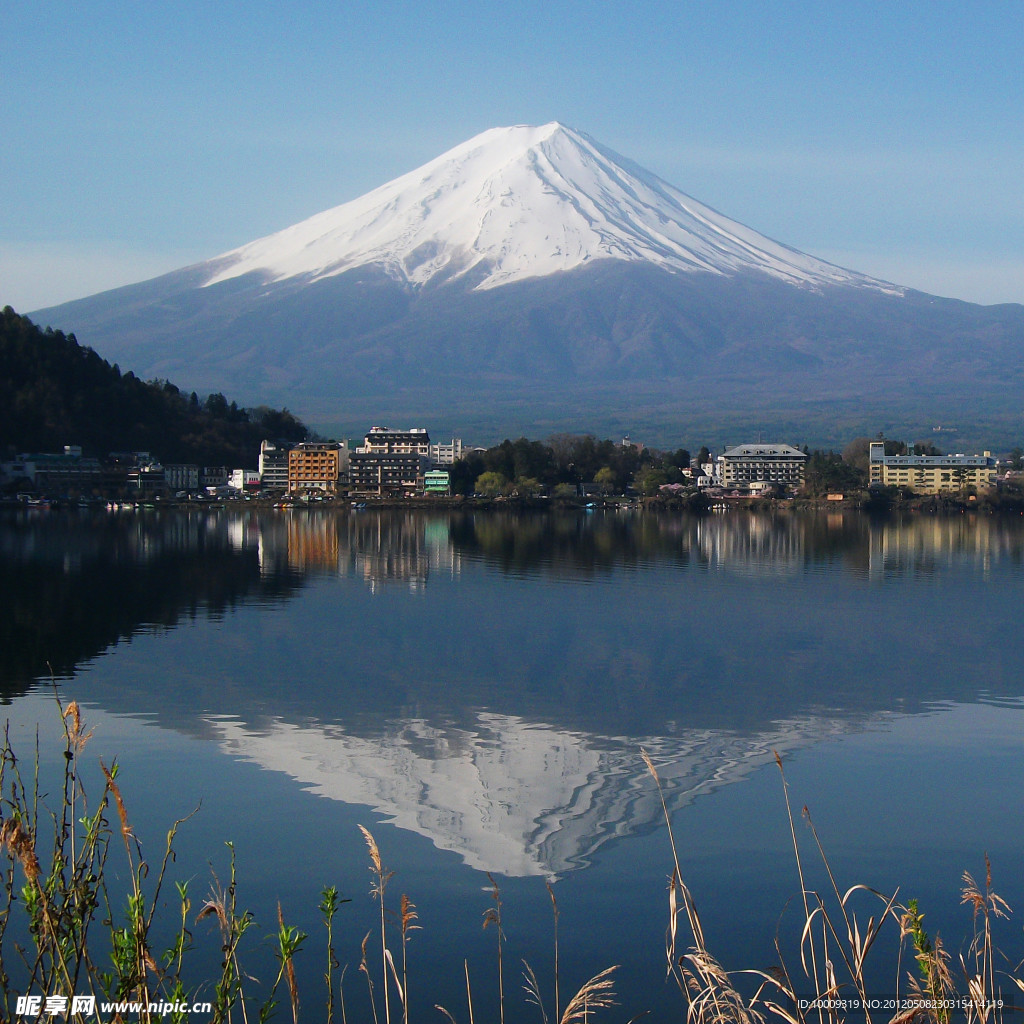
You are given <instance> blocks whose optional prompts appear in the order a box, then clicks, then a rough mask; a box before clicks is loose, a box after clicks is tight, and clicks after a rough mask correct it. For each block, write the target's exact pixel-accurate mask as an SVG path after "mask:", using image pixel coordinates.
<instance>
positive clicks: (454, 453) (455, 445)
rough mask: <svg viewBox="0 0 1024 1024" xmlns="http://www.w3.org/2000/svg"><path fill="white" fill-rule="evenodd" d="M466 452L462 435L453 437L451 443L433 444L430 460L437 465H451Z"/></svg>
mask: <svg viewBox="0 0 1024 1024" xmlns="http://www.w3.org/2000/svg"><path fill="white" fill-rule="evenodd" d="M464 454H465V449H464V447H463V444H462V438H461V437H453V438H452V439H451V443H450V444H432V445H431V446H430V461H431V462H432V463H433V464H434V465H435V466H450V465H452V463H454V462H457V461H458V460H459V459H461V458H462V456H463V455H464Z"/></svg>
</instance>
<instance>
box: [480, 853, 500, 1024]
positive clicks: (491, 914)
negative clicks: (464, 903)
mask: <svg viewBox="0 0 1024 1024" xmlns="http://www.w3.org/2000/svg"><path fill="white" fill-rule="evenodd" d="M487 878H488V880H489V881H490V883H491V900H492V902H493V903H494V906H493V907H489V908H488V909H487V910H485V911H484V928H489V927H490V926H491V925H494V930H495V932H496V933H497V936H498V1020H499V1021H500V1022H501V1024H505V971H504V967H503V964H502V946H503V944H504V940H505V933H504V931H503V930H502V927H501V890H500V889H499V888H498V883H497V882H496V881H495V880H494V876H493V875H492V874H491V873H490V871H488V872H487Z"/></svg>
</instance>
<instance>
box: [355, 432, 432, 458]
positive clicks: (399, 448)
mask: <svg viewBox="0 0 1024 1024" xmlns="http://www.w3.org/2000/svg"><path fill="white" fill-rule="evenodd" d="M430 447H431V445H430V435H429V434H428V433H427V432H426V430H425V429H423V428H422V427H414V428H413V429H412V430H392V429H391V428H390V427H371V428H370V431H369V433H368V434H367V435H366V437H365V438H364V439H363V444H362V446H361V447H360V448H357V449H356V451H357V452H359V454H360V455H422V456H423V458H425V459H429V458H430Z"/></svg>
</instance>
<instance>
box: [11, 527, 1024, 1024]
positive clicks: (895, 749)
mask: <svg viewBox="0 0 1024 1024" xmlns="http://www.w3.org/2000/svg"><path fill="white" fill-rule="evenodd" d="M1022 556H1024V526H1022V524H1020V523H1018V522H1016V521H1013V522H1006V521H1004V520H995V519H989V518H975V517H971V516H963V517H958V518H956V519H935V518H926V519H916V518H915V519H913V520H910V521H903V522H899V521H885V522H871V521H869V520H868V519H866V518H862V517H859V516H844V515H838V514H835V515H780V516H776V517H769V516H764V517H762V516H757V515H753V514H746V513H742V512H738V513H730V514H728V515H721V516H717V515H716V516H711V517H708V518H703V519H691V518H684V517H678V516H655V515H639V514H634V515H623V514H607V515H604V514H597V515H584V514H580V515H565V516H543V515H530V516H516V515H503V514H499V513H483V514H476V515H456V516H447V515H444V516H433V515H426V514H411V513H410V514H403V513H380V514H377V513H373V512H361V513H353V514H351V515H346V514H342V515H334V514H319V513H314V512H310V513H301V512H298V513H284V514H280V513H275V514H269V513H268V514H257V513H247V512H240V513H237V514H236V513H232V512H228V511H219V512H218V511H213V512H203V513H197V512H190V513H186V512H182V513H173V514H172V513H156V512H150V513H138V514H134V515H120V516H111V515H103V516H98V517H94V516H87V515H81V516H79V515H72V514H58V513H54V512H50V513H40V514H35V515H31V514H17V515H14V514H12V515H10V516H8V517H7V518H6V519H4V520H2V521H0V601H2V606H3V608H4V612H5V613H4V615H3V616H2V622H0V695H2V697H3V699H4V701H5V703H6V707H5V712H6V716H7V718H8V720H9V724H10V732H11V736H12V740H13V742H14V743H15V745H16V746H18V745H21V746H23V747H24V748H25V749H26V750H28V749H29V748H30V747H31V746H32V745H33V744H34V742H35V733H36V729H37V728H38V729H39V730H40V734H41V737H42V749H43V753H44V758H45V759H46V760H47V764H48V765H53V766H55V765H59V764H60V763H61V759H60V757H59V754H60V749H59V745H58V743H57V740H58V739H59V737H60V735H61V725H60V721H59V716H58V713H57V711H56V710H55V705H54V701H53V683H52V682H51V679H52V680H53V681H54V682H55V683H56V688H57V690H58V691H59V693H60V696H61V698H62V700H64V701H69V700H77V701H79V702H80V703H81V704H82V705H83V706H84V707H85V709H86V717H87V721H88V723H89V724H90V725H91V726H92V727H93V728H94V729H95V736H94V739H93V740H92V742H91V745H90V747H89V748H88V752H87V757H88V756H89V755H91V756H92V762H91V763H92V764H98V759H99V758H100V757H103V758H104V759H110V758H114V757H117V759H118V760H119V761H120V762H121V764H122V766H123V769H124V780H125V782H124V786H125V790H126V797H127V801H128V804H129V808H130V810H131V816H132V824H133V826H134V827H135V830H136V832H137V833H138V834H139V835H140V837H142V839H143V842H144V844H145V848H146V851H147V855H149V856H151V857H154V858H155V857H156V856H157V852H158V851H159V850H160V848H161V844H162V842H163V837H164V835H165V834H166V830H167V826H168V825H169V823H170V822H171V821H173V820H174V819H176V818H180V817H183V816H185V815H187V814H188V813H190V812H191V811H192V810H193V809H194V808H196V807H197V806H198V807H199V808H200V809H199V812H198V813H197V814H196V815H195V817H193V818H192V819H191V820H190V821H189V822H188V823H187V825H185V826H184V827H183V828H182V830H181V833H180V841H179V844H178V849H179V858H178V861H177V863H176V864H175V869H176V877H179V878H188V879H189V880H190V885H191V887H192V891H193V893H194V894H195V897H196V902H197V905H198V902H199V901H200V900H201V898H202V896H203V895H205V893H206V892H207V891H208V889H209V886H210V884H211V880H212V878H213V877H214V875H216V876H218V877H221V878H223V876H224V874H225V872H226V869H227V863H228V860H227V851H226V847H225V845H224V844H225V843H226V842H228V841H230V842H232V843H233V844H234V847H235V850H236V853H237V858H238V865H239V876H240V894H241V899H242V901H243V903H245V905H246V906H248V907H249V908H250V909H252V910H253V911H254V913H255V914H256V917H257V920H258V921H259V922H260V923H261V924H262V925H263V926H264V931H263V932H260V933H259V935H257V936H256V937H255V938H254V940H253V942H252V944H251V951H250V966H251V967H252V969H253V973H254V974H256V975H257V976H259V977H263V978H265V977H266V975H268V974H272V966H271V963H272V961H271V958H270V947H269V945H268V944H267V942H266V941H264V938H263V936H264V935H265V934H266V933H267V932H272V931H273V930H274V929H273V924H274V918H275V915H276V906H277V902H278V900H280V902H281V904H282V906H283V907H284V908H285V915H286V917H287V918H288V919H289V920H290V922H291V923H295V924H298V925H299V926H301V927H302V928H303V930H305V931H307V932H309V933H310V934H311V938H310V939H309V940H308V949H307V951H306V953H305V954H304V957H305V959H304V960H302V961H301V966H302V971H303V973H302V977H301V984H302V991H303V993H304V1005H305V1011H304V1019H310V1020H315V1019H317V1017H318V1015H322V1012H323V1011H322V1004H321V999H320V996H321V991H322V985H321V982H320V975H321V973H322V970H323V963H322V960H323V928H322V925H321V924H320V923H319V922H318V920H317V915H316V912H315V907H316V904H317V902H318V894H319V891H320V889H321V888H322V887H323V886H325V885H330V884H334V885H337V886H338V888H339V889H341V890H342V891H343V893H344V895H345V896H348V897H351V898H352V903H350V904H346V905H345V906H344V907H343V908H342V910H341V911H340V913H339V918H338V921H337V929H338V933H339V939H338V944H339V959H340V960H341V962H342V964H343V965H344V964H346V963H347V964H348V965H349V971H348V973H347V975H346V981H345V993H346V1001H347V1004H348V1008H349V1011H350V1013H351V1014H352V1017H351V1018H350V1019H354V1020H358V1019H365V1018H366V1016H367V1015H368V1013H369V1010H368V1005H367V1002H366V991H365V983H364V981H363V978H362V976H361V975H359V973H358V971H357V967H358V963H359V944H360V942H361V940H362V938H363V935H364V934H365V933H366V932H367V931H368V930H370V929H371V928H372V927H373V926H374V920H375V915H376V914H377V908H376V906H375V905H374V904H373V903H372V901H371V900H370V899H369V897H368V895H367V893H368V890H369V886H370V882H371V877H370V874H369V872H368V870H367V867H368V861H367V858H366V851H365V845H364V843H363V840H362V837H361V835H360V833H359V831H358V829H357V825H358V824H363V825H366V826H367V827H369V828H370V829H371V831H372V832H373V834H374V835H375V837H376V839H377V841H378V843H379V845H380V848H381V852H382V855H383V858H384V860H385V863H386V864H387V866H388V867H389V868H390V869H392V870H393V871H394V872H395V875H394V877H393V878H392V880H391V882H390V885H389V889H388V900H389V902H390V903H391V905H392V906H396V907H397V904H398V899H399V897H400V895H401V894H402V893H407V894H408V895H409V896H410V898H411V899H412V900H413V902H414V903H415V904H416V905H417V907H418V911H419V922H418V923H419V924H420V925H421V926H422V930H421V931H418V932H416V933H414V935H413V938H412V942H411V945H410V949H409V954H410V974H411V978H412V982H411V984H410V995H411V1005H412V1007H413V1009H414V1010H415V1017H416V1019H418V1020H441V1019H442V1017H441V1015H440V1014H439V1013H438V1012H437V1011H436V1010H434V1009H433V1006H434V1004H436V1003H443V1004H444V1005H446V1006H447V1007H448V1008H449V1010H451V1011H452V1013H453V1014H454V1015H455V1016H456V1018H457V1019H459V1020H460V1021H461V1020H464V1019H466V1018H467V1016H468V1014H467V1010H466V997H465V977H464V970H465V964H466V963H468V969H469V971H470V975H471V978H472V979H473V989H474V993H475V996H474V1000H475V1005H474V1010H475V1013H476V1019H477V1020H487V1019H493V1018H496V1017H497V1011H496V996H495V994H494V992H495V988H496V956H495V949H496V941H497V934H496V932H495V930H494V929H487V930H484V929H483V928H482V927H481V924H482V921H483V914H484V912H485V911H486V910H487V909H488V908H489V907H490V906H491V905H492V904H491V901H490V896H489V894H488V891H486V890H487V889H488V887H489V886H490V881H489V878H488V875H490V877H491V878H493V879H494V881H496V882H497V884H498V885H499V887H500V890H501V894H502V900H503V905H502V914H503V925H504V932H505V934H506V936H507V945H506V948H505V954H504V962H505V970H506V993H507V999H508V1005H507V1016H508V1018H509V1020H512V1021H515V1020H531V1021H532V1020H539V1019H540V1016H539V1013H538V1011H537V1009H536V1008H535V1007H528V1006H526V1005H525V1003H524V1001H523V998H522V989H521V981H520V974H521V966H520V961H521V960H522V959H526V960H528V961H529V962H530V964H531V966H532V967H533V968H534V970H535V971H536V972H537V974H538V976H539V977H540V979H541V983H542V984H543V985H545V986H548V987H550V986H551V984H552V944H553V935H552V932H553V928H552V914H551V902H550V899H549V895H548V890H547V888H546V887H545V883H549V884H550V885H551V886H552V891H553V893H554V894H555V897H556V898H557V901H558V908H559V912H560V913H559V919H558V928H559V942H560V947H561V988H562V994H563V1002H564V999H565V995H566V993H568V992H569V990H570V989H572V990H574V989H575V987H576V986H578V985H579V984H580V983H581V982H582V981H584V980H585V979H586V978H587V977H589V976H590V975H591V974H594V973H596V972H597V971H598V970H600V969H602V968H604V967H606V966H608V965H610V964H620V965H622V966H621V970H620V972H619V984H618V989H619V992H620V1002H621V1007H620V1010H619V1011H617V1014H616V1017H615V1019H620V1018H621V1019H623V1020H628V1019H630V1018H631V1017H632V1016H633V1015H634V1014H636V1013H638V1012H640V1011H641V1010H643V1009H645V1008H649V1009H651V1010H652V1011H654V1015H655V1018H654V1019H668V1018H672V1019H678V1017H679V1015H680V1003H679V1000H678V998H677V997H673V995H672V992H671V991H670V990H669V989H667V988H666V987H665V985H664V983H663V975H664V969H663V966H662V964H663V962H664V945H663V943H664V930H665V924H666V920H667V899H666V892H665V886H666V877H667V875H668V873H669V872H670V870H671V853H670V850H669V846H668V840H667V835H666V830H665V825H664V821H663V818H662V811H661V805H660V803H659V801H658V797H657V792H656V790H655V788H654V786H653V782H652V780H651V778H650V777H649V775H648V774H647V773H646V771H645V769H644V766H643V763H642V760H641V757H640V751H641V749H645V750H646V751H648V752H649V754H650V755H651V757H652V758H653V760H654V761H655V763H656V764H657V766H658V770H659V773H660V774H661V777H662V779H663V782H664V785H665V793H666V799H667V801H668V804H669V807H670V810H671V813H672V820H673V827H674V829H675V832H676V838H677V840H678V842H679V845H680V853H681V860H682V864H683V870H684V874H685V875H686V881H687V883H688V884H689V886H690V888H691V890H692V891H693V893H694V895H695V897H696V899H697V902H698V906H699V908H700V911H701V913H702V915H703V917H704V923H705V929H706V932H707V937H708V942H709V946H710V948H711V949H712V952H715V953H716V954H717V955H718V957H719V958H720V959H721V960H722V961H723V962H724V964H725V965H726V966H727V967H729V968H731V969H739V968H746V967H757V968H763V969H767V968H769V967H770V966H771V965H772V964H773V963H774V961H775V958H776V955H775V952H774V948H773V940H774V936H775V933H776V930H777V928H779V927H780V922H781V927H782V930H783V933H785V932H787V930H789V928H791V927H795V926H796V925H795V917H794V915H793V909H792V908H793V906H794V904H793V901H794V900H798V899H799V883H798V880H797V874H796V867H795V864H794V858H793V852H792V846H791V839H790V834H789V824H788V820H787V818H786V812H785V804H784V795H783V786H782V783H781V779H780V775H779V771H778V768H777V767H776V765H775V754H776V752H777V753H778V754H779V755H780V756H781V758H782V761H783V764H784V766H785V771H786V779H787V781H788V784H789V792H790V797H791V800H792V802H793V804H794V807H795V809H796V813H797V814H798V815H799V810H800V808H802V807H803V806H804V805H807V807H808V808H809V810H810V815H811V817H812V819H813V821H814V823H815V826H816V827H817V830H818V834H819V836H820V837H821V839H822V842H823V843H824V845H825V847H826V849H827V851H828V853H829V857H830V861H831V863H832V867H833V870H834V871H835V872H836V874H837V876H838V879H839V881H840V884H842V885H848V884H853V883H855V882H865V883H868V884H870V885H872V886H874V887H876V888H878V889H881V890H885V891H892V890H894V889H896V888H897V887H899V888H900V895H901V898H903V899H909V898H910V897H911V896H916V897H917V898H918V899H919V900H920V901H921V904H922V906H923V907H924V908H925V909H926V913H927V915H928V916H927V922H928V924H929V925H930V926H932V927H934V928H936V929H939V930H941V932H942V933H943V935H945V936H946V939H947V942H948V943H949V944H950V945H951V946H952V948H953V949H954V950H958V949H959V948H960V941H961V937H962V936H963V937H966V936H967V934H968V932H969V930H970V924H971V922H970V918H969V915H968V914H967V913H966V911H965V910H964V909H962V908H960V907H959V905H958V904H959V889H960V877H961V874H962V872H963V871H964V870H971V871H972V872H973V873H974V874H975V875H976V876H979V877H980V876H983V874H984V870H985V867H984V857H985V854H986V853H987V854H988V856H989V858H990V860H991V863H992V868H993V873H994V884H995V887H996V889H997V891H999V892H1000V893H1001V895H1003V896H1005V897H1006V898H1007V899H1008V900H1009V902H1010V904H1011V906H1016V905H1017V904H1020V903H1021V902H1022V899H1021V897H1024V879H1022V873H1021V867H1022V858H1021V824H1022V803H1024V797H1022V794H1024V757H1022V752H1024V748H1022V729H1021V727H1022V724H1024V718H1022V710H1024V685H1022V682H1021V667H1022V666H1024V631H1022V630H1021V628H1020V626H1019V624H1018V617H1019V614H1020V610H1021V608H1022V607H1024V600H1022V599H1024V565H1022ZM97 789H98V785H97ZM797 829H798V835H799V837H800V841H801V843H803V844H805V847H806V849H805V856H806V858H807V866H808V871H809V873H810V876H811V881H812V883H813V884H814V885H816V886H824V885H825V883H826V881H827V879H825V878H824V876H823V875H822V872H821V870H820V869H818V868H816V867H815V866H814V865H815V861H814V856H815V855H814V854H813V847H812V837H811V835H810V833H809V830H808V829H807V826H806V825H805V824H804V823H802V822H799V821H798V824H797ZM873 909H874V908H872V910H873ZM866 913H867V911H865V915H866ZM204 927H205V926H204V924H203V923H199V924H197V925H196V927H195V929H194V931H195V934H196V945H197V951H196V954H195V956H196V964H197V971H198V970H199V965H200V964H201V963H203V958H204V957H205V958H207V961H206V962H207V963H215V961H216V945H217V943H216V937H215V936H213V935H212V934H209V935H208V934H206V933H205V931H204ZM1020 934H1021V932H1020V924H1019V921H1018V922H1017V923H1015V924H1012V925H1011V926H1010V927H1008V928H1007V929H1006V934H1005V940H1006V941H1005V943H1004V945H1005V946H1006V947H1007V949H1008V952H1011V954H1012V953H1016V954H1017V955H1016V957H1015V959H1016V960H1019V959H1020V956H1021V955H1022V954H1021V952H1020V950H1019V949H1017V948H1016V947H1019V946H1021V942H1020V941H1019V936H1020ZM965 941H966V940H965ZM886 967H887V970H889V972H890V975H887V976H886V978H885V979H884V980H882V979H880V980H879V982H878V984H879V985H880V986H882V987H883V988H884V990H885V991H892V990H893V989H894V986H895V979H894V978H893V977H891V973H892V971H891V968H890V966H889V964H888V963H887V965H886ZM548 1009H549V1012H550V1010H551V1007H550V1006H549V1007H548Z"/></svg>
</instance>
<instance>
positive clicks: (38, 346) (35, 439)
mask: <svg viewBox="0 0 1024 1024" xmlns="http://www.w3.org/2000/svg"><path fill="white" fill-rule="evenodd" d="M305 436H306V428H305V426H304V425H303V424H302V423H300V422H299V420H297V419H296V418H295V417H294V416H292V415H291V413H289V412H288V411H287V410H284V411H277V410H274V409H267V408H265V407H261V408H259V409H240V408H239V407H238V406H237V405H236V404H235V403H234V402H230V403H229V402H228V401H227V399H226V398H225V397H224V396H223V395H221V394H214V395H210V396H209V397H208V398H206V399H205V400H204V401H202V402H201V401H200V400H199V398H198V396H197V395H196V394H195V392H193V393H192V394H191V395H186V394H183V393H182V392H181V391H179V390H178V388H177V387H175V385H173V384H171V383H170V382H169V381H150V382H146V381H141V380H139V379H138V378H137V377H136V376H135V375H134V374H133V373H131V372H130V371H129V372H127V373H124V374H122V373H121V371H120V369H119V368H118V367H117V365H114V366H111V365H110V364H109V363H108V362H106V361H105V360H103V359H101V358H100V357H99V356H98V355H97V354H96V353H95V352H94V351H93V350H92V349H91V348H86V347H85V346H82V345H79V344H78V341H77V340H76V338H75V336H74V335H73V334H68V335H65V334H63V333H62V332H61V331H53V330H51V329H49V328H47V329H46V330H45V331H44V330H41V329H40V328H39V327H38V326H36V324H34V323H33V322H32V321H31V320H29V319H28V318H27V317H24V316H19V315H18V314H17V313H15V312H14V310H13V309H11V307H10V306H7V307H5V308H4V310H3V313H2V314H0V456H3V455H10V454H13V453H15V452H28V451H32V452H43V451H60V450H61V449H62V448H63V446H64V445H66V444H77V445H81V446H82V449H83V453H84V454H86V455H93V456H97V457H103V456H105V455H106V454H107V453H108V452H112V451H148V452H151V453H152V454H153V455H154V456H156V457H157V458H160V459H162V460H164V461H165V462H194V463H199V464H203V465H231V466H254V465H255V464H256V456H257V453H258V451H259V444H260V441H261V440H262V439H263V438H265V437H272V438H280V439H283V440H301V439H303V438H304V437H305Z"/></svg>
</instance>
